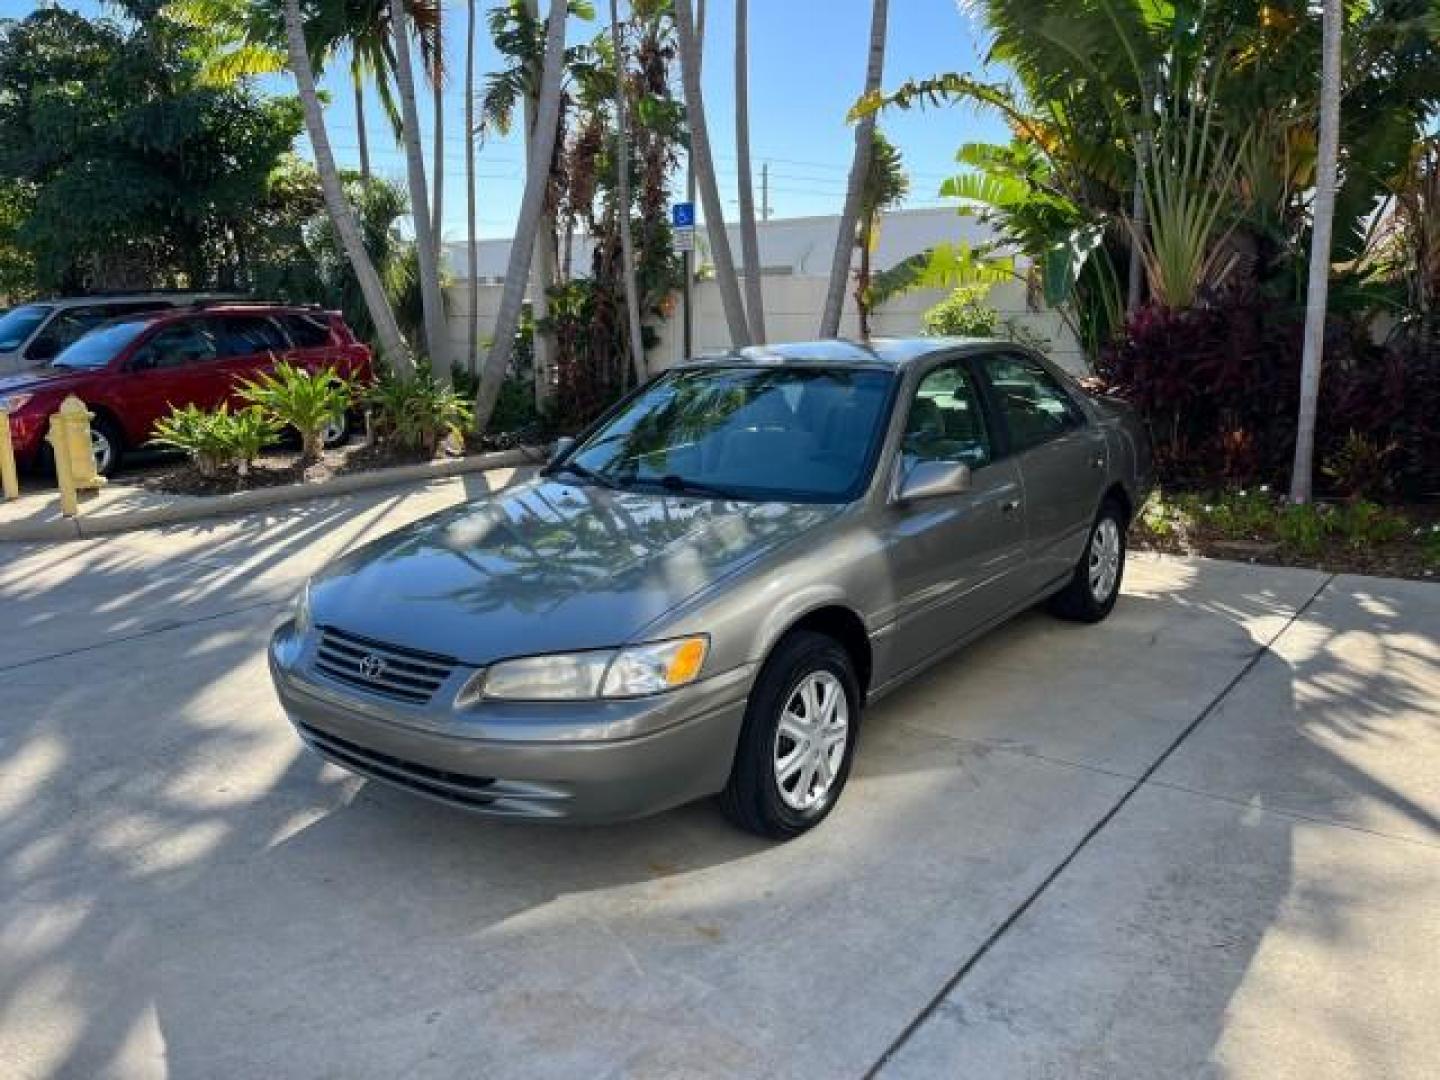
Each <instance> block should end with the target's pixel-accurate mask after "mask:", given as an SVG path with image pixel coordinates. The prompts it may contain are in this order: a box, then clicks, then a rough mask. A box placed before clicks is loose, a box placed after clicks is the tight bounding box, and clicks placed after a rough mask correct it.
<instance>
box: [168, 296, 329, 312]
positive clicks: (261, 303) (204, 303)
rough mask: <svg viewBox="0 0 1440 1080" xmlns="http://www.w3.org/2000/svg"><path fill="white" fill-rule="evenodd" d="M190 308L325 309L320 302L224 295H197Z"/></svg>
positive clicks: (187, 305)
mask: <svg viewBox="0 0 1440 1080" xmlns="http://www.w3.org/2000/svg"><path fill="white" fill-rule="evenodd" d="M185 307H188V308H202V309H203V308H212V307H266V308H291V309H294V310H299V311H324V310H325V309H324V308H323V307H322V306H321V305H320V304H291V303H287V302H286V301H284V300H256V299H252V298H250V297H238V298H236V297H224V296H197V297H196V298H195V299H194V300H192V301H191V302H190V303H188V304H186V305H185Z"/></svg>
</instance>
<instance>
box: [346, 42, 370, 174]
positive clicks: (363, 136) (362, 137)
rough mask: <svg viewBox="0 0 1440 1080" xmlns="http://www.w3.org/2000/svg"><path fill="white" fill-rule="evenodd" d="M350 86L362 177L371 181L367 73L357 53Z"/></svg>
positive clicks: (353, 63) (354, 57)
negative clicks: (352, 94)
mask: <svg viewBox="0 0 1440 1080" xmlns="http://www.w3.org/2000/svg"><path fill="white" fill-rule="evenodd" d="M350 86H351V88H352V89H353V90H354V92H355V141H356V142H357V143H359V144H360V176H361V179H364V180H369V179H370V132H369V130H368V129H367V128H366V126H365V72H364V70H363V69H362V67H361V65H360V56H359V53H358V52H356V53H355V55H353V56H352V57H351V59H350Z"/></svg>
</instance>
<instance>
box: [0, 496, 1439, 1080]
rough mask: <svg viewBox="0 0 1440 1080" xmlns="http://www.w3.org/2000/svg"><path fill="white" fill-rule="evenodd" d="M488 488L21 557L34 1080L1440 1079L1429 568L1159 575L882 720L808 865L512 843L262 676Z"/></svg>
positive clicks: (587, 841)
mask: <svg viewBox="0 0 1440 1080" xmlns="http://www.w3.org/2000/svg"><path fill="white" fill-rule="evenodd" d="M493 479H494V478H493V477H492V481H493ZM482 482H483V480H481V479H480V478H476V479H472V480H471V481H469V483H470V485H471V490H472V491H473V489H474V485H476V484H477V483H482ZM464 492H465V487H464V485H463V484H462V482H460V481H452V482H450V483H448V484H443V485H437V486H435V487H434V488H432V489H429V490H427V491H424V492H420V493H412V494H409V495H391V494H384V495H378V496H371V497H368V498H365V499H360V500H354V501H350V502H345V503H316V504H311V505H309V506H304V507H299V508H290V509H289V510H287V511H285V512H283V513H276V514H275V515H272V516H265V515H257V516H255V517H252V518H246V519H238V520H233V521H228V522H221V523H215V524H212V525H209V526H205V527H187V528H174V529H170V530H160V531H154V532H149V533H137V534H131V535H128V536H124V537H116V538H110V539H106V540H96V541H86V542H77V543H74V544H70V545H66V546H59V547H49V548H39V547H35V548H23V547H22V548H11V549H0V613H3V618H0V1063H3V1065H0V1073H3V1074H4V1075H5V1076H7V1077H8V1076H21V1077H30V1076H36V1077H39V1076H57V1075H58V1076H75V1077H92V1076H121V1077H149V1076H167V1075H168V1076H175V1077H207V1078H208V1077H247V1078H248V1077H261V1076H276V1077H280V1076H283V1077H345V1078H350V1077H372V1076H374V1077H389V1076H402V1075H403V1076H418V1077H454V1076H485V1077H503V1076H526V1077H529V1076H540V1077H552V1076H553V1077H561V1076H563V1077H569V1076H587V1077H588V1076H665V1077H670V1076H730V1075H735V1076H802V1075H803V1076H807V1077H847V1076H861V1075H864V1074H867V1073H872V1072H873V1073H879V1074H880V1075H883V1076H886V1077H890V1076H895V1077H911V1076H915V1077H922V1076H923V1077H932V1076H956V1077H970V1076H974V1077H983V1078H991V1077H1008V1076H1016V1077H1046V1078H1058V1077H1071V1076H1084V1077H1091V1076H1093V1077H1111V1076H1133V1077H1146V1078H1150V1077H1160V1076H1165V1077H1169V1076H1194V1075H1202V1076H1236V1077H1264V1078H1267V1080H1269V1078H1275V1077H1290V1076H1294V1077H1305V1078H1307V1080H1310V1078H1315V1077H1325V1076H1363V1077H1404V1076H1415V1077H1421V1076H1433V1075H1434V1074H1435V1068H1436V1062H1437V1061H1440V1029H1437V1026H1436V1024H1435V1018H1436V1017H1437V1016H1440V977H1437V975H1436V971H1437V962H1440V704H1437V701H1440V589H1437V588H1436V587H1435V586H1433V585H1424V584H1413V583H1402V582H1393V581H1385V580H1378V579H1366V578H1346V577H1338V578H1331V577H1329V576H1327V575H1324V574H1319V573H1313V572H1308V571H1285V570H1274V569H1262V568H1255V567H1247V566H1242V565H1238V564H1230V563H1221V562H1207V561H1198V560H1196V561H1190V560H1179V559H1159V558H1148V557H1136V558H1133V559H1132V560H1131V565H1130V569H1129V575H1128V579H1127V583H1126V595H1125V596H1124V598H1122V600H1121V603H1120V605H1119V607H1118V608H1117V609H1116V611H1115V614H1114V616H1113V617H1112V618H1111V619H1110V621H1108V622H1107V623H1105V624H1104V625H1103V626H1100V627H1094V628H1086V627H1077V626H1073V625H1068V624H1063V623H1059V622H1055V621H1053V620H1051V619H1050V618H1048V617H1047V616H1045V615H1043V614H1038V613H1037V614H1032V615H1028V616H1026V617H1024V618H1022V619H1020V620H1018V621H1017V622H1016V623H1014V624H1013V625H1011V626H1010V627H1008V628H1006V629H1004V630H1002V631H1000V632H998V633H997V634H995V635H994V636H992V637H991V638H990V639H988V640H986V641H985V642H983V643H981V644H979V645H978V646H976V647H975V648H972V649H970V650H969V651H968V652H966V653H964V654H963V655H961V656H958V657H956V658H955V659H954V660H952V661H950V662H948V663H946V664H944V665H943V666H941V667H940V668H938V669H936V670H935V671H934V672H932V673H931V674H930V675H928V676H926V677H925V678H923V679H921V680H920V681H918V682H917V683H915V684H913V685H912V686H910V687H909V688H907V689H905V690H903V691H901V692H900V693H899V694H897V695H896V696H894V697H892V698H891V699H889V700H888V701H886V702H884V703H883V704H882V705H881V706H879V707H877V708H876V709H875V710H873V711H872V712H871V714H870V715H869V716H868V717H867V721H866V724H867V726H866V730H865V733H864V736H863V740H862V743H861V746H860V751H859V756H858V759H857V765H856V774H855V776H854V778H853V779H852V781H851V784H850V787H849V789H848V791H847V792H846V796H845V799H844V800H843V802H842V804H841V806H840V808H839V809H838V811H837V812H836V814H835V815H834V816H833V817H832V818H831V819H830V820H829V821H828V822H827V823H826V825H825V826H824V827H823V828H821V829H820V830H819V831H818V832H816V833H813V834H811V835H809V836H806V837H804V838H802V839H800V840H798V841H796V842H794V843H791V844H787V845H783V846H772V845H767V844H764V843H761V842H758V841H756V840H754V839H752V838H749V837H747V836H744V835H742V834H739V833H737V832H735V831H733V830H731V829H730V828H729V827H728V826H727V825H725V823H724V822H723V821H721V820H720V818H719V817H718V815H717V814H716V813H715V811H714V810H713V809H712V808H711V807H709V806H707V805H697V806H692V807H688V808H685V809H683V810H680V811H676V812H673V813H670V814H667V815H665V816H663V817H660V818H657V819H654V820H651V821H646V822H641V823H638V824H634V825H629V826H623V827H614V828H606V829H588V830H564V831H562V830H545V829H540V828H536V827H524V826H521V827H516V826H510V827H505V826H500V825H495V824H490V823H486V822H483V821H477V820H474V819H471V818H469V817H466V816H464V815H462V814H460V813H458V812H454V811H451V810H448V809H445V808H441V807H436V806H432V805H430V804H428V803H425V802H422V801H420V800H417V799H414V798H412V797H409V796H406V795H404V794H402V793H397V792H393V791H389V790H386V789H384V788H381V787H379V786H377V785H374V784H366V783H362V782H360V781H358V780H356V779H354V778H351V777H349V776H347V775H346V774H344V773H342V772H340V771H338V770H336V769H334V768H331V767H329V766H325V765H322V764H321V763H320V762H319V761H318V760H317V759H315V758H313V757H311V756H309V755H307V754H305V753H302V752H301V751H300V749H299V747H298V745H297V743H296V741H295V739H294V738H293V736H292V735H291V733H290V731H289V729H288V727H287V726H286V724H285V722H284V719H283V717H282V716H281V714H280V712H279V710H278V707H277V705H276V703H275V700H274V697H273V695H272V693H271V690H270V687H269V683H268V679H267V677H266V674H265V667H264V645H265V642H266V638H267V635H268V632H269V629H270V627H271V626H272V625H273V624H274V623H275V622H276V621H277V620H278V619H279V618H281V617H282V615H283V613H284V611H285V608H286V606H287V605H288V603H289V601H290V598H291V596H292V595H293V593H294V591H295V589H296V587H297V585H298V582H299V580H300V579H301V577H302V576H303V575H304V574H305V573H306V572H308V571H309V570H310V569H312V568H313V567H314V566H316V565H317V564H318V563H319V562H321V561H323V559H325V558H326V557H328V556H329V555H331V554H333V553H334V552H335V551H338V550H339V549H341V548H343V547H345V546H347V545H349V544H351V543H354V542H356V541H357V540H359V539H363V538H364V537H366V536H368V535H373V534H375V533H377V532H380V531H385V530H387V529H389V528H391V527H393V526H394V525H397V524H399V523H400V522H402V521H403V520H407V519H409V518H412V517H415V516H418V515H419V514H421V513H424V512H428V511H430V510H433V509H436V508H438V507H439V506H442V505H445V504H446V503H448V502H451V501H454V500H455V499H456V498H459V497H462V495H463V494H464Z"/></svg>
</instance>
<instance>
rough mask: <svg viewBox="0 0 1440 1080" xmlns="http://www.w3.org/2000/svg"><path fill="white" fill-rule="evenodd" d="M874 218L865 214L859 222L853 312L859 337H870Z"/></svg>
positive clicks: (864, 338) (862, 338)
mask: <svg viewBox="0 0 1440 1080" xmlns="http://www.w3.org/2000/svg"><path fill="white" fill-rule="evenodd" d="M874 228H875V219H874V218H873V217H870V216H868V215H867V216H866V217H865V218H864V219H863V220H862V221H861V222H860V235H859V237H858V244H859V247H860V269H859V270H858V271H857V272H856V274H855V314H856V316H857V317H858V318H859V320H860V338H861V340H862V341H863V340H866V339H868V338H869V337H870V240H871V236H872V235H873V230H874Z"/></svg>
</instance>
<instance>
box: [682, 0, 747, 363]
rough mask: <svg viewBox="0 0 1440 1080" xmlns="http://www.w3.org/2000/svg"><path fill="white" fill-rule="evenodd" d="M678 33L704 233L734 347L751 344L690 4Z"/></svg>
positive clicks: (687, 2)
mask: <svg viewBox="0 0 1440 1080" xmlns="http://www.w3.org/2000/svg"><path fill="white" fill-rule="evenodd" d="M675 32H676V34H677V36H678V37H679V39H680V75H681V81H682V82H683V83H684V87H685V112H686V115H687V116H688V117H689V119H690V153H691V154H692V155H693V156H694V163H695V164H694V167H695V181H696V184H697V185H698V186H699V188H700V200H701V202H702V203H703V204H704V207H705V232H706V235H707V236H708V237H709V238H710V256H711V258H713V259H714V260H715V283H716V284H717V285H719V287H720V302H721V305H722V306H723V307H724V309H725V323H726V325H727V326H728V327H729V329H730V343H731V344H732V345H748V344H750V329H749V326H748V325H747V324H746V321H745V303H744V301H743V300H742V299H741V297H740V283H739V281H738V280H737V279H736V277H735V260H734V259H733V258H732V257H731V255H730V239H729V237H727V236H726V235H725V213H724V211H723V210H722V209H721V206H720V188H719V186H718V185H717V184H716V183H715V164H714V161H713V160H712V158H711V157H710V135H709V132H708V131H707V130H706V127H705V99H704V97H703V96H702V94H701V92H700V47H699V43H698V41H697V39H696V37H695V25H694V13H693V12H692V11H691V8H690V0H677V2H676V4H675Z"/></svg>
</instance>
